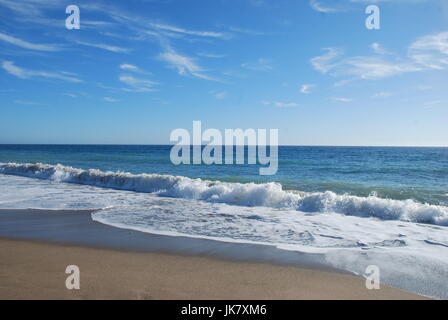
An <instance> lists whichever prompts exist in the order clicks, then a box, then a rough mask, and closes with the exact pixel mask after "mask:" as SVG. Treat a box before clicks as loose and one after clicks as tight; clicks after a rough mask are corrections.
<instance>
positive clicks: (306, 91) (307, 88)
mask: <svg viewBox="0 0 448 320" xmlns="http://www.w3.org/2000/svg"><path fill="white" fill-rule="evenodd" d="M314 87H315V85H314V84H303V85H302V86H301V87H300V89H299V90H300V92H301V93H303V94H309V93H311V89H312V88H314Z"/></svg>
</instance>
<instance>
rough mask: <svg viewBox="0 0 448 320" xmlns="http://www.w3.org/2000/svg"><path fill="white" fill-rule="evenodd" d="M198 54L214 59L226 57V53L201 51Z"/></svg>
mask: <svg viewBox="0 0 448 320" xmlns="http://www.w3.org/2000/svg"><path fill="white" fill-rule="evenodd" d="M198 56H200V57H204V58H212V59H219V58H225V57H226V55H224V54H217V53H208V52H199V53H198Z"/></svg>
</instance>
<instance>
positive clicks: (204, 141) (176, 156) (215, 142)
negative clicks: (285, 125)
mask: <svg viewBox="0 0 448 320" xmlns="http://www.w3.org/2000/svg"><path fill="white" fill-rule="evenodd" d="M223 136H224V139H223ZM170 142H171V143H175V145H173V146H172V148H171V152H170V160H171V162H172V163H173V164H175V165H180V164H187V165H190V164H192V163H193V164H194V165H198V164H206V165H212V164H228V165H233V164H238V165H244V164H246V158H247V164H250V165H256V164H260V165H265V167H260V168H259V174H260V175H263V176H264V175H274V174H276V173H277V170H278V129H269V142H268V141H267V129H256V130H255V129H246V130H243V129H225V130H224V135H223V134H222V132H221V131H220V130H218V129H207V130H205V131H204V132H202V123H201V121H193V134H192V135H190V132H189V131H188V130H187V129H180V128H179V129H175V130H173V131H172V132H171V135H170ZM246 142H247V144H246ZM268 146H269V155H268V153H267V149H268V148H267V147H268ZM191 148H193V157H191ZM223 149H224V152H225V155H224V161H223ZM246 149H247V157H246ZM234 150H235V151H236V152H235V153H234ZM191 158H193V161H191ZM266 165H267V166H266Z"/></svg>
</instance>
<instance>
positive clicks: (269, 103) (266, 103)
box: [261, 100, 300, 108]
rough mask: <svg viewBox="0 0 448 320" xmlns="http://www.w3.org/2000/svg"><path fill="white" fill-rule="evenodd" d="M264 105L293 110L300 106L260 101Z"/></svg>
mask: <svg viewBox="0 0 448 320" xmlns="http://www.w3.org/2000/svg"><path fill="white" fill-rule="evenodd" d="M261 103H262V104H264V105H273V106H275V107H278V108H294V107H298V106H300V105H299V104H298V103H295V102H278V101H277V102H270V101H265V100H263V101H261Z"/></svg>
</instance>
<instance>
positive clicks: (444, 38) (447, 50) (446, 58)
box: [409, 31, 448, 70]
mask: <svg viewBox="0 0 448 320" xmlns="http://www.w3.org/2000/svg"><path fill="white" fill-rule="evenodd" d="M409 56H410V57H411V58H412V59H413V60H414V61H415V62H416V63H418V64H420V65H422V66H424V67H426V68H429V69H438V70H442V69H445V68H447V67H448V31H446V32H441V33H437V34H432V35H426V36H424V37H421V38H419V39H417V40H416V41H415V42H414V43H412V44H411V46H410V47H409Z"/></svg>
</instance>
